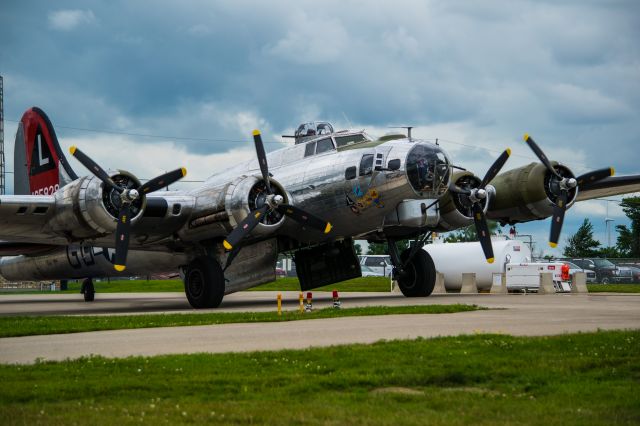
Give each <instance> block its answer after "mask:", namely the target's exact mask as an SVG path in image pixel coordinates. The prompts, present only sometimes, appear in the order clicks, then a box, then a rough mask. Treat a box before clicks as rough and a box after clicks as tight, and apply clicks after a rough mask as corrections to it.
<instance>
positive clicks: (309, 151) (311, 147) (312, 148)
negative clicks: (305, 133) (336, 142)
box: [304, 142, 316, 157]
mask: <svg viewBox="0 0 640 426" xmlns="http://www.w3.org/2000/svg"><path fill="white" fill-rule="evenodd" d="M315 153H316V143H315V142H309V143H307V146H305V147H304V156H305V157H309V156H311V155H313V154H315Z"/></svg>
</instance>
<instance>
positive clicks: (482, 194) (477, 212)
mask: <svg viewBox="0 0 640 426" xmlns="http://www.w3.org/2000/svg"><path fill="white" fill-rule="evenodd" d="M510 155H511V149H509V148H507V149H506V150H504V152H503V153H502V154H500V156H499V157H498V158H497V159H496V161H494V162H493V164H492V165H491V167H490V168H489V170H487V173H486V174H485V175H484V178H482V181H481V182H480V185H479V186H478V187H477V188H461V187H459V186H458V185H456V184H455V183H453V182H451V183H450V184H449V191H451V192H453V193H456V194H460V195H462V196H464V197H465V198H466V203H467V204H470V205H471V211H472V213H473V223H474V224H475V226H476V232H477V234H478V239H479V240H480V246H481V247H482V251H483V252H484V256H485V258H486V259H487V262H488V263H493V261H494V256H493V247H492V246H491V233H490V232H489V225H488V224H487V218H486V216H485V214H484V209H483V208H482V201H483V200H484V199H485V198H487V191H486V189H485V188H486V186H487V185H488V184H489V183H490V182H491V181H492V180H493V179H494V178H495V177H496V176H497V175H498V173H500V170H501V169H502V167H503V166H504V164H505V163H506V162H507V160H508V159H509V156H510Z"/></svg>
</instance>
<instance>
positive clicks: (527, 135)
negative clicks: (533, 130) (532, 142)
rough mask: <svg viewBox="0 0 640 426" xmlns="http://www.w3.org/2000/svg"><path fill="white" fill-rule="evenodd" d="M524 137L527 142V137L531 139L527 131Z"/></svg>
mask: <svg viewBox="0 0 640 426" xmlns="http://www.w3.org/2000/svg"><path fill="white" fill-rule="evenodd" d="M522 139H524V141H525V142H526V141H527V139H529V133H525V134H524V136H523V137H522Z"/></svg>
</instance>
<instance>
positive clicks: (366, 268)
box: [360, 265, 384, 277]
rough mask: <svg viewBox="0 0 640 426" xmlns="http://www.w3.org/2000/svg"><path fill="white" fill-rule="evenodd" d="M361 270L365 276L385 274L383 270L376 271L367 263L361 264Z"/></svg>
mask: <svg viewBox="0 0 640 426" xmlns="http://www.w3.org/2000/svg"><path fill="white" fill-rule="evenodd" d="M360 270H361V271H362V276H363V277H383V276H384V275H383V274H382V272H378V271H375V270H374V269H373V268H371V267H369V266H366V265H360Z"/></svg>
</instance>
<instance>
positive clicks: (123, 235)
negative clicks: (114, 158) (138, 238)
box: [69, 146, 187, 272]
mask: <svg viewBox="0 0 640 426" xmlns="http://www.w3.org/2000/svg"><path fill="white" fill-rule="evenodd" d="M69 151H70V152H71V155H73V156H74V157H75V158H76V159H77V160H78V161H79V162H80V163H82V165H83V166H85V167H86V168H87V169H89V171H90V172H91V173H93V174H94V175H95V176H96V177H97V178H98V179H100V180H101V181H102V183H103V184H104V191H105V192H106V191H107V190H111V191H114V192H115V193H116V194H117V195H116V196H115V197H110V198H111V200H112V201H114V204H115V206H116V207H117V208H118V223H117V225H116V243H115V249H116V253H115V258H114V262H113V263H114V265H113V267H114V268H115V269H116V271H118V272H122V271H124V270H125V268H126V264H127V253H128V251H129V236H130V227H131V212H132V209H131V206H132V204H133V203H134V202H136V201H137V200H143V199H144V197H145V196H146V194H149V193H151V192H154V191H157V190H158V189H161V188H164V187H165V186H169V185H171V184H172V183H174V182H176V181H178V180H179V179H182V178H183V177H184V176H186V174H187V170H186V169H185V168H179V169H176V170H173V171H171V172H169V173H165V174H163V175H160V176H158V177H155V178H153V179H151V180H149V181H147V182H145V183H143V184H142V185H140V186H138V187H137V188H131V187H129V185H126V186H124V185H122V184H119V183H116V182H114V181H113V179H111V177H110V176H109V175H108V174H107V172H105V171H104V169H102V167H100V166H99V165H98V164H97V163H96V162H95V161H93V160H92V159H91V158H89V156H88V155H86V154H85V153H84V152H82V151H80V150H79V149H78V148H76V147H75V146H72V147H71V148H69ZM134 216H135V214H134Z"/></svg>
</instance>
